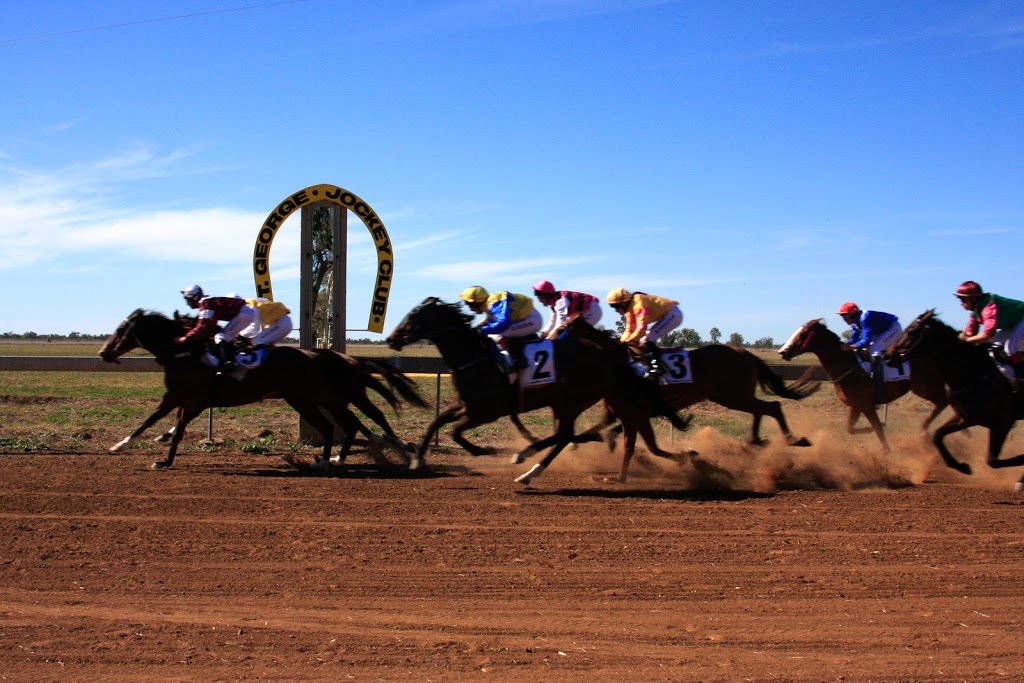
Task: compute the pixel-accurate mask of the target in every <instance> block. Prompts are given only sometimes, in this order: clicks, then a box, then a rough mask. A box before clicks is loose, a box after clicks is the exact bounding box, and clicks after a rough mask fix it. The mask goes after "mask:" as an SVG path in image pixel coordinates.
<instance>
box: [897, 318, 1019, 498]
mask: <svg viewBox="0 0 1024 683" xmlns="http://www.w3.org/2000/svg"><path fill="white" fill-rule="evenodd" d="M887 355H888V356H891V357H896V358H904V359H907V360H908V361H910V362H911V363H913V362H914V361H915V360H919V359H922V358H928V359H930V360H931V362H933V363H934V364H935V366H936V367H937V368H938V372H939V374H940V376H941V377H942V379H943V380H944V381H945V382H946V383H947V384H948V385H949V400H950V405H951V406H952V407H953V412H954V413H955V414H954V415H953V417H951V418H950V419H949V420H947V421H946V423H945V424H943V425H942V426H940V427H939V428H938V429H936V430H935V434H933V435H932V443H934V444H935V447H936V448H937V449H938V450H939V455H941V456H942V459H943V461H945V463H946V465H948V466H949V467H952V468H953V469H955V470H956V471H957V472H962V473H964V474H970V473H971V466H970V465H968V464H967V463H964V462H960V461H958V460H957V459H956V458H954V457H953V455H952V454H951V453H950V452H949V449H948V448H946V444H945V443H944V440H945V438H946V436H947V435H949V434H953V433H955V432H959V431H962V430H964V429H967V428H968V427H973V426H975V425H977V426H980V427H985V428H986V429H988V466H989V467H995V468H998V467H1018V466H1020V465H1024V455H1016V456H1013V457H1010V458H1004V459H1000V458H999V454H1000V453H1001V452H1002V450H1003V445H1004V444H1005V443H1006V437H1007V435H1009V433H1010V430H1011V429H1012V428H1013V425H1014V422H1015V421H1016V420H1020V419H1024V391H1021V390H1017V391H1014V390H1013V388H1011V387H1010V383H1009V382H1008V381H1007V379H1006V378H1005V377H1003V375H1002V373H1001V372H999V369H998V368H997V367H996V365H995V362H993V360H992V358H991V357H990V356H989V355H988V350H987V349H986V348H985V347H984V346H978V345H977V344H971V343H968V342H964V341H961V340H960V336H959V333H958V332H957V331H956V330H955V329H953V328H952V327H950V326H949V325H947V324H946V323H944V322H942V321H941V320H939V319H938V318H937V317H936V315H935V310H934V309H932V310H928V311H925V312H924V313H922V314H921V315H919V316H918V317H917V318H916V319H915V320H914V322H912V323H910V325H908V326H907V329H905V330H903V335H902V336H901V337H900V338H899V339H898V340H896V343H895V344H893V345H892V347H890V349H889V352H888V354H887ZM1016 489H1017V490H1018V491H1024V477H1021V479H1020V481H1018V482H1017V485H1016Z"/></svg>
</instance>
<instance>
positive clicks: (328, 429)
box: [285, 397, 334, 470]
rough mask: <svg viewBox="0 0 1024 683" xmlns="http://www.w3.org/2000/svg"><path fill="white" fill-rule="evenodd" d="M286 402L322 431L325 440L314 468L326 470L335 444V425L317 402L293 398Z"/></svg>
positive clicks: (316, 428) (314, 427) (321, 434)
mask: <svg viewBox="0 0 1024 683" xmlns="http://www.w3.org/2000/svg"><path fill="white" fill-rule="evenodd" d="M285 402H286V403H287V404H288V405H290V406H291V407H292V409H293V410H294V411H295V412H297V413H298V414H299V416H300V417H301V418H302V419H303V420H305V421H306V422H308V423H309V424H310V425H312V427H313V429H315V430H316V431H318V432H320V438H322V439H323V441H324V447H323V451H322V452H321V453H320V457H319V458H317V460H316V462H315V463H314V464H313V469H316V470H324V469H326V468H327V466H328V465H330V463H331V448H332V447H333V446H334V425H332V424H331V421H330V420H328V419H327V418H326V417H325V416H324V414H323V413H321V412H320V408H319V406H317V405H316V404H315V403H312V402H307V401H300V400H296V399H295V398H294V397H293V398H285Z"/></svg>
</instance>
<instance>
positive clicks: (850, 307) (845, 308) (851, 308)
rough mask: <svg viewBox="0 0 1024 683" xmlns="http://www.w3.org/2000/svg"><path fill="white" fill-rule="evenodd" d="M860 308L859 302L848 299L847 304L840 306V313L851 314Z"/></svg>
mask: <svg viewBox="0 0 1024 683" xmlns="http://www.w3.org/2000/svg"><path fill="white" fill-rule="evenodd" d="M859 310H860V308H859V307H858V306H857V304H855V303H853V302H852V301H847V302H846V303H845V304H843V305H842V306H840V307H839V315H849V314H850V313H856V312H857V311H859Z"/></svg>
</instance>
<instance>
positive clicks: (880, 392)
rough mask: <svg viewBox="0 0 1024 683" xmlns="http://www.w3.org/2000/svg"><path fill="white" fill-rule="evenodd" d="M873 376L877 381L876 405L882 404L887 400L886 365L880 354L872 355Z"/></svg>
mask: <svg viewBox="0 0 1024 683" xmlns="http://www.w3.org/2000/svg"><path fill="white" fill-rule="evenodd" d="M871 377H872V379H874V381H875V405H881V404H882V403H884V402H885V367H883V365H882V357H881V356H880V355H878V354H875V355H873V356H871Z"/></svg>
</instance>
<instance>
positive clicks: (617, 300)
mask: <svg viewBox="0 0 1024 683" xmlns="http://www.w3.org/2000/svg"><path fill="white" fill-rule="evenodd" d="M632 298H633V295H632V294H630V293H629V290H628V289H625V288H623V287H616V288H615V289H613V290H612V291H610V292H608V296H607V297H605V302H606V303H609V304H624V303H626V302H627V301H629V300H630V299H632Z"/></svg>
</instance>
